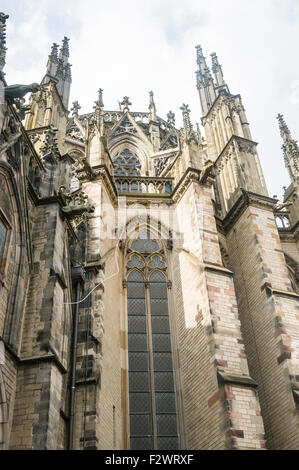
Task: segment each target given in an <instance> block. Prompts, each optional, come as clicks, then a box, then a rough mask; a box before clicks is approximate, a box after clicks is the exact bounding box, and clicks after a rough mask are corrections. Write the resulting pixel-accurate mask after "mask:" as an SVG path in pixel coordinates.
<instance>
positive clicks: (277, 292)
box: [261, 283, 299, 299]
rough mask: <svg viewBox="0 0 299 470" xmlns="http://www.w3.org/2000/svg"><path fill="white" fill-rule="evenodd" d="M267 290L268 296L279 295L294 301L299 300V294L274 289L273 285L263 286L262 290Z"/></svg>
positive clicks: (266, 284)
mask: <svg viewBox="0 0 299 470" xmlns="http://www.w3.org/2000/svg"><path fill="white" fill-rule="evenodd" d="M264 289H266V294H267V295H268V296H269V297H271V295H279V296H283V297H291V298H293V299H299V294H297V293H296V292H293V291H288V290H280V289H273V287H272V286H271V284H269V283H265V284H264V285H262V287H261V290H264Z"/></svg>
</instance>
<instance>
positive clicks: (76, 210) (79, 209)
mask: <svg viewBox="0 0 299 470" xmlns="http://www.w3.org/2000/svg"><path fill="white" fill-rule="evenodd" d="M94 211H95V208H94V206H93V205H91V204H80V205H77V206H64V207H63V208H62V212H63V213H64V215H65V216H66V218H68V219H73V218H74V217H77V216H78V215H81V214H83V213H84V212H88V213H89V214H91V213H93V212H94Z"/></svg>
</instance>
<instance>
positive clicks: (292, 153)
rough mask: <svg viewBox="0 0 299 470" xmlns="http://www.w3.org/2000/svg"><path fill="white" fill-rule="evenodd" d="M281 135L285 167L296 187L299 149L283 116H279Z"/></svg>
mask: <svg viewBox="0 0 299 470" xmlns="http://www.w3.org/2000/svg"><path fill="white" fill-rule="evenodd" d="M277 119H278V122H279V130H280V135H281V137H282V139H283V142H284V143H283V146H282V150H283V155H284V161H285V166H286V168H287V170H288V172H289V175H290V179H291V182H292V183H293V184H295V185H297V184H298V182H299V148H298V143H297V141H296V140H294V139H292V136H291V133H290V130H289V128H288V126H287V124H286V122H285V120H284V117H283V115H282V114H278V116H277Z"/></svg>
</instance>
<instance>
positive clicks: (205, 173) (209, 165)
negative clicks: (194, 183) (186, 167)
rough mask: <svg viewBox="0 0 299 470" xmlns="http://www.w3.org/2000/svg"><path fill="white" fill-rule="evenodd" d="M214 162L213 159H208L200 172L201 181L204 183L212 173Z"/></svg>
mask: <svg viewBox="0 0 299 470" xmlns="http://www.w3.org/2000/svg"><path fill="white" fill-rule="evenodd" d="M213 167H214V163H213V162H212V161H211V160H207V161H206V162H205V164H204V166H203V169H202V170H201V173H200V179H199V181H200V183H204V182H205V181H206V180H207V178H208V177H209V176H210V175H211V173H212V169H213Z"/></svg>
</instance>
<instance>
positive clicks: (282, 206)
mask: <svg viewBox="0 0 299 470" xmlns="http://www.w3.org/2000/svg"><path fill="white" fill-rule="evenodd" d="M292 204H293V203H292V202H291V201H288V202H283V201H278V202H277V203H276V204H275V206H274V210H275V211H281V210H282V209H285V208H286V207H289V206H291V205H292Z"/></svg>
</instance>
